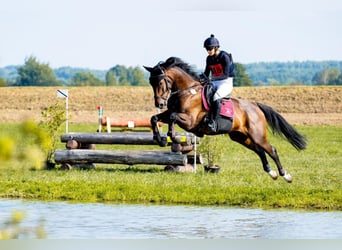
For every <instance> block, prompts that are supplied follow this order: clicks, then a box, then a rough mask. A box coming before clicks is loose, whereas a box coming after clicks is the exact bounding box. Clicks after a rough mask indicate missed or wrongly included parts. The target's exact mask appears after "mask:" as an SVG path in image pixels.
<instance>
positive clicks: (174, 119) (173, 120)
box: [167, 112, 193, 143]
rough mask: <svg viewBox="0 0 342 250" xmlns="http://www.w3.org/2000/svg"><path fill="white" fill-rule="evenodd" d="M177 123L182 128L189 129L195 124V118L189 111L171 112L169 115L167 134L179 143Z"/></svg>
mask: <svg viewBox="0 0 342 250" xmlns="http://www.w3.org/2000/svg"><path fill="white" fill-rule="evenodd" d="M175 124H178V125H179V126H180V127H181V128H183V129H185V130H186V131H189V130H190V129H191V128H192V126H193V119H192V117H191V116H190V115H188V114H187V113H176V112H173V113H171V115H170V117H169V131H168V133H167V135H168V136H170V138H171V140H172V141H173V142H175V143H177V140H176V130H175Z"/></svg>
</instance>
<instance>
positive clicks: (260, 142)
mask: <svg viewBox="0 0 342 250" xmlns="http://www.w3.org/2000/svg"><path fill="white" fill-rule="evenodd" d="M255 144H256V148H257V149H258V151H263V153H258V152H257V154H258V155H259V156H260V158H261V159H262V157H265V158H266V156H265V152H266V153H267V154H268V155H269V156H270V157H271V158H272V159H273V161H274V162H275V164H276V165H277V168H278V172H279V175H280V176H282V177H283V178H284V179H285V180H286V181H287V182H292V176H291V175H290V174H287V173H286V171H285V169H284V168H283V166H282V165H281V163H280V160H279V156H278V153H277V150H276V148H275V147H273V146H272V145H271V144H270V143H269V142H268V141H267V140H266V138H264V137H260V138H258V139H256V140H255ZM262 154H263V155H264V156H261V155H262ZM264 169H265V167H264ZM268 173H269V174H270V172H268ZM270 175H271V174H270ZM271 177H272V175H271ZM272 178H273V177H272Z"/></svg>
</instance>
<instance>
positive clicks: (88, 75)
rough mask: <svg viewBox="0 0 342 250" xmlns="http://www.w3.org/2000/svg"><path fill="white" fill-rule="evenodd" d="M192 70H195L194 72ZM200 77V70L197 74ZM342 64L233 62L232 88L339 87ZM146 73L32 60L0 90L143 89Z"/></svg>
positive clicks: (0, 80) (5, 71) (1, 80)
mask: <svg viewBox="0 0 342 250" xmlns="http://www.w3.org/2000/svg"><path fill="white" fill-rule="evenodd" d="M195 70H196V69H195ZM197 71H198V73H199V74H200V73H201V72H202V71H203V70H197ZM341 72H342V61H322V62H314V61H306V62H270V63H266V62H260V63H251V64H240V63H236V62H235V75H236V77H235V79H234V86H274V85H342V73H341ZM148 77H149V73H148V72H146V71H145V70H144V69H142V68H141V67H125V66H124V65H115V66H113V67H112V68H110V69H109V70H93V69H85V68H72V67H61V68H58V69H54V70H53V69H52V68H50V66H49V64H48V63H41V62H39V61H38V60H37V58H36V57H34V56H30V57H29V58H27V59H25V63H24V64H23V65H21V66H8V67H5V68H0V87H1V86H147V85H149V83H148Z"/></svg>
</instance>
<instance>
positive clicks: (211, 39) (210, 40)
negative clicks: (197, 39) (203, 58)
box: [204, 34, 220, 48]
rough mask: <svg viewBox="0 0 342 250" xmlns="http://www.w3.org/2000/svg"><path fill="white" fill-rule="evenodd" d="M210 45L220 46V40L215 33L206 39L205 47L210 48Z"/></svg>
mask: <svg viewBox="0 0 342 250" xmlns="http://www.w3.org/2000/svg"><path fill="white" fill-rule="evenodd" d="M209 47H220V43H219V41H218V40H217V38H216V37H215V36H214V35H213V34H211V35H210V37H208V38H207V39H205V41H204V48H209Z"/></svg>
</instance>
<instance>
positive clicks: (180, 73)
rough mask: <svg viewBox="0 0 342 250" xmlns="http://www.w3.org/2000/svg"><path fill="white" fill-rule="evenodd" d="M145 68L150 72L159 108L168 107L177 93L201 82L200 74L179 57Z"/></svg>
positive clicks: (155, 101) (156, 103)
mask: <svg viewBox="0 0 342 250" xmlns="http://www.w3.org/2000/svg"><path fill="white" fill-rule="evenodd" d="M144 68H145V69H146V70H147V71H148V72H150V84H151V86H152V88H153V92H154V104H155V106H156V107H157V108H164V107H166V106H167V101H168V99H169V98H170V96H171V95H172V93H171V92H172V91H174V92H176V91H179V90H182V89H187V88H188V87H189V86H190V85H193V83H194V81H195V82H196V81H199V76H198V74H197V73H196V72H195V71H193V70H192V68H191V66H190V65H188V64H187V63H185V62H183V61H182V60H181V59H180V58H178V57H170V58H168V59H167V60H166V61H165V62H160V63H158V64H157V65H156V66H154V67H146V66H144Z"/></svg>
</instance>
